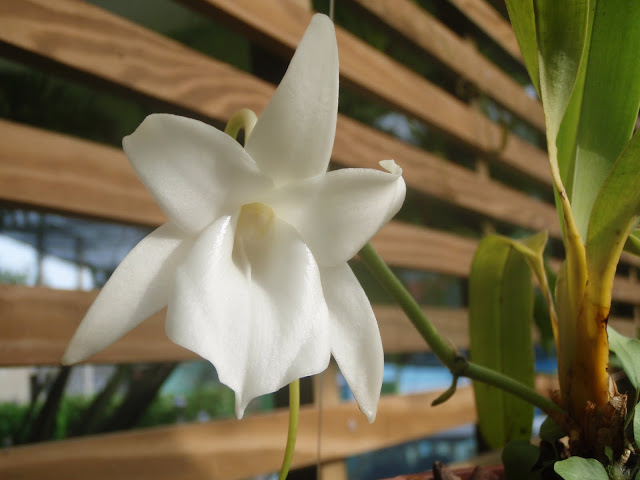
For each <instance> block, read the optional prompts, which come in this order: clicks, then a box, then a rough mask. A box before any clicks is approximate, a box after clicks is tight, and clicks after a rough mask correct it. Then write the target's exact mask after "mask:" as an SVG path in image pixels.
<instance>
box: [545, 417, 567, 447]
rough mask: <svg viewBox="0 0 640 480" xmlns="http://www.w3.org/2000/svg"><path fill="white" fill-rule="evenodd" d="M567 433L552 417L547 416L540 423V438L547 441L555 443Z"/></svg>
mask: <svg viewBox="0 0 640 480" xmlns="http://www.w3.org/2000/svg"><path fill="white" fill-rule="evenodd" d="M565 435H566V434H565V432H564V430H563V429H562V428H560V425H558V424H557V423H556V422H555V421H553V419H552V418H551V417H547V418H545V419H544V422H542V425H540V438H541V439H542V440H544V441H546V442H549V443H553V442H555V441H556V440H559V439H561V438H562V437H564V436H565Z"/></svg>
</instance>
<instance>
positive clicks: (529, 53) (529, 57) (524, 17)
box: [507, 0, 540, 96]
mask: <svg viewBox="0 0 640 480" xmlns="http://www.w3.org/2000/svg"><path fill="white" fill-rule="evenodd" d="M507 10H508V11H509V19H510V20H511V26H512V27H513V31H514V33H515V34H516V39H517V40H518V46H519V47H520V52H521V53H522V59H523V60H524V65H525V67H527V71H528V72H529V77H531V82H532V83H533V86H534V87H535V88H536V92H538V96H540V73H539V70H538V41H537V39H536V19H535V14H534V10H533V0H507Z"/></svg>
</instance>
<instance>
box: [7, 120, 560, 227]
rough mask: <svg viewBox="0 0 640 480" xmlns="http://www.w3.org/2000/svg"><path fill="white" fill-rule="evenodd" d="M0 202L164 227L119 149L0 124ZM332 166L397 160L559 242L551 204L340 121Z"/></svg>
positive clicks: (432, 187)
mask: <svg viewBox="0 0 640 480" xmlns="http://www.w3.org/2000/svg"><path fill="white" fill-rule="evenodd" d="M0 136H1V137H2V138H3V142H2V144H0V198H2V199H4V200H7V201H11V202H18V203H24V204H27V205H35V206H38V207H41V208H49V209H56V210H61V211H68V212H73V213H76V214H80V215H86V216H91V217H98V218H106V219H111V220H118V221H125V222H134V223H141V224H145V225H154V224H159V223H162V222H163V221H164V217H163V216H162V215H161V212H160V211H159V210H158V208H157V207H155V205H154V204H153V200H152V199H151V197H150V196H149V195H148V194H147V192H146V189H145V188H144V186H143V185H142V184H141V183H140V182H139V181H138V179H137V177H136V176H135V174H134V172H133V169H132V168H131V167H130V165H129V162H128V161H127V159H126V157H125V155H124V153H122V151H121V150H119V149H115V148H111V147H106V146H101V145H98V144H95V143H92V142H87V141H83V140H79V139H75V138H72V137H68V136H64V135H61V134H57V133H52V132H47V131H45V130H40V129H36V128H32V127H28V126H24V125H19V124H15V123H11V122H7V121H5V120H0ZM333 158H334V160H335V161H336V162H338V163H339V164H341V165H344V166H349V167H363V168H377V163H376V159H378V160H381V159H384V158H395V159H396V160H397V162H398V163H399V164H400V165H401V166H402V168H403V170H404V175H403V176H404V178H405V180H406V182H407V185H408V186H409V187H410V188H413V189H415V190H417V191H420V192H423V193H426V194H428V195H431V196H434V197H437V198H439V199H441V200H444V201H446V202H449V203H452V204H453V205H456V206H459V207H461V208H464V209H466V210H470V211H472V212H476V213H479V214H481V215H486V216H489V217H492V218H494V219H497V220H500V221H502V222H506V223H510V224H513V225H518V226H521V227H524V228H528V229H530V230H542V229H546V230H548V231H549V232H550V234H551V235H552V236H555V237H556V238H560V235H561V232H560V226H559V222H558V218H557V215H556V213H555V208H554V207H553V206H552V205H549V204H547V203H544V202H541V201H538V200H536V199H533V198H531V197H529V196H527V195H525V194H523V193H520V192H518V191H517V190H514V189H512V188H509V187H507V186H505V185H503V184H501V183H499V182H496V181H493V180H490V179H487V178H480V177H478V176H477V175H475V174H474V173H473V172H472V171H470V170H468V169H466V168H463V167H460V166H458V165H455V164H453V163H450V162H447V161H446V160H444V159H442V158H438V157H436V156H434V155H431V154H429V153H427V152H425V151H423V150H420V149H419V148H416V147H413V146H410V145H408V144H406V143H403V142H400V141H398V140H395V139H393V138H392V137H390V136H388V135H385V134H382V133H380V132H377V131H375V130H373V129H371V128H368V127H365V126H364V125H362V124H359V123H357V122H355V121H353V120H351V119H349V118H346V117H340V119H339V121H338V129H337V135H336V140H335V145H334V156H333Z"/></svg>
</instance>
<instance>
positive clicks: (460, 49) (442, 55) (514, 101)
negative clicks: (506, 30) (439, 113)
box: [354, 0, 545, 131]
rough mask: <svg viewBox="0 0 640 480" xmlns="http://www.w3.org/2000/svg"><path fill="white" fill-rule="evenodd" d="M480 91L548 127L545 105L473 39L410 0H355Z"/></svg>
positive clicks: (539, 124) (533, 122)
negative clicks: (456, 32) (460, 35)
mask: <svg viewBox="0 0 640 480" xmlns="http://www.w3.org/2000/svg"><path fill="white" fill-rule="evenodd" d="M354 1H355V2H356V3H358V4H360V5H361V6H363V7H364V8H366V9H367V10H368V11H370V12H371V13H373V14H374V15H375V16H377V17H378V18H379V19H380V20H382V21H383V22H385V23H387V24H389V25H390V26H391V27H393V28H394V29H395V30H396V31H397V32H399V33H400V34H402V35H404V36H405V37H406V38H408V39H409V40H411V41H412V42H414V43H415V44H417V45H418V46H420V47H422V48H423V49H424V50H425V51H427V52H429V53H430V54H431V55H433V56H434V57H435V58H436V59H438V60H439V61H440V62H442V63H443V64H444V65H446V66H447V67H449V68H451V69H452V70H453V71H454V72H456V73H457V74H458V75H461V76H462V77H463V78H464V79H465V80H467V81H468V82H470V83H471V84H473V85H475V86H476V87H478V88H479V89H480V91H482V92H484V93H486V94H487V95H489V96H491V97H492V98H493V99H495V100H496V101H497V102H498V103H501V104H502V105H504V106H505V107H506V108H507V109H509V110H511V111H512V112H514V113H515V114H516V115H518V116H519V117H520V118H522V119H524V120H525V121H527V122H529V123H530V124H531V125H534V126H535V127H537V128H538V129H539V130H541V131H544V129H545V123H544V112H543V111H542V105H541V104H540V102H538V101H537V100H534V99H533V98H531V97H530V96H529V95H528V94H527V93H526V92H525V90H524V88H523V87H522V85H519V84H518V83H516V82H515V80H513V78H511V77H510V76H509V75H507V74H506V73H504V72H503V71H502V70H500V68H498V67H497V66H496V65H495V64H493V63H491V62H490V61H489V60H488V59H487V58H486V57H485V56H483V55H482V54H480V53H479V52H478V50H477V49H476V48H475V47H473V46H472V45H471V44H470V43H469V42H466V41H464V40H463V39H462V38H460V37H459V36H458V35H456V34H455V33H454V32H453V31H452V30H450V29H449V28H448V27H447V26H446V25H444V24H442V23H440V22H439V21H438V20H437V19H436V18H435V17H433V16H432V15H431V14H429V13H428V12H427V11H426V10H424V9H422V8H420V7H419V6H418V5H416V4H415V3H414V2H411V1H410V0H395V1H393V2H389V1H387V0H354Z"/></svg>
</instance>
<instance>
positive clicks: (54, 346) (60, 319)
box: [0, 285, 468, 366]
mask: <svg viewBox="0 0 640 480" xmlns="http://www.w3.org/2000/svg"><path fill="white" fill-rule="evenodd" d="M96 294H97V291H93V292H82V291H69V290H53V289H49V288H42V287H24V286H18V285H0V365H1V366H17V365H55V364H58V363H59V362H60V359H61V358H62V354H63V353H64V350H65V349H66V347H67V345H68V344H69V340H71V336H72V335H73V333H74V332H75V330H76V328H77V327H78V325H79V324H80V321H81V320H82V318H83V317H84V314H85V313H86V311H87V309H88V308H89V305H91V302H93V300H94V298H95V296H96ZM374 311H375V313H376V318H377V319H378V324H379V326H380V331H381V335H382V340H383V344H384V349H385V351H386V352H387V353H398V352H419V351H427V350H428V347H427V346H426V345H425V343H424V341H423V340H422V339H421V338H420V336H419V335H418V334H417V333H416V332H415V329H414V328H413V326H412V325H411V324H410V323H409V321H408V320H407V318H406V317H405V315H404V314H403V313H402V311H400V310H399V309H398V308H397V307H392V306H380V305H378V306H374ZM425 312H426V313H427V315H428V316H429V318H431V319H432V321H433V322H434V324H435V325H436V326H437V327H438V328H439V329H440V331H441V332H442V334H443V335H444V336H445V337H446V338H448V339H450V340H451V341H452V342H453V343H454V344H455V345H457V346H459V347H461V348H465V347H466V346H467V345H468V338H467V329H466V312H465V311H464V310H456V309H446V308H426V309H425ZM164 318H165V311H164V310H163V311H162V312H159V313H157V314H156V315H153V316H152V317H151V318H149V319H148V320H146V321H145V322H143V323H142V324H141V325H140V326H138V327H137V328H136V329H134V330H133V331H132V332H130V333H129V334H127V335H126V336H125V337H123V339H122V340H120V341H118V342H117V343H115V344H114V345H112V346H111V347H109V348H107V349H105V350H104V351H102V352H100V353H98V354H96V355H95V356H93V357H92V358H90V359H89V360H88V362H87V363H129V362H160V361H181V360H193V359H195V358H198V357H197V355H195V354H194V353H193V352H190V351H189V350H186V349H184V348H182V347H179V346H177V345H175V344H174V343H173V342H171V341H170V340H169V339H167V336H166V334H165V331H164Z"/></svg>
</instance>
